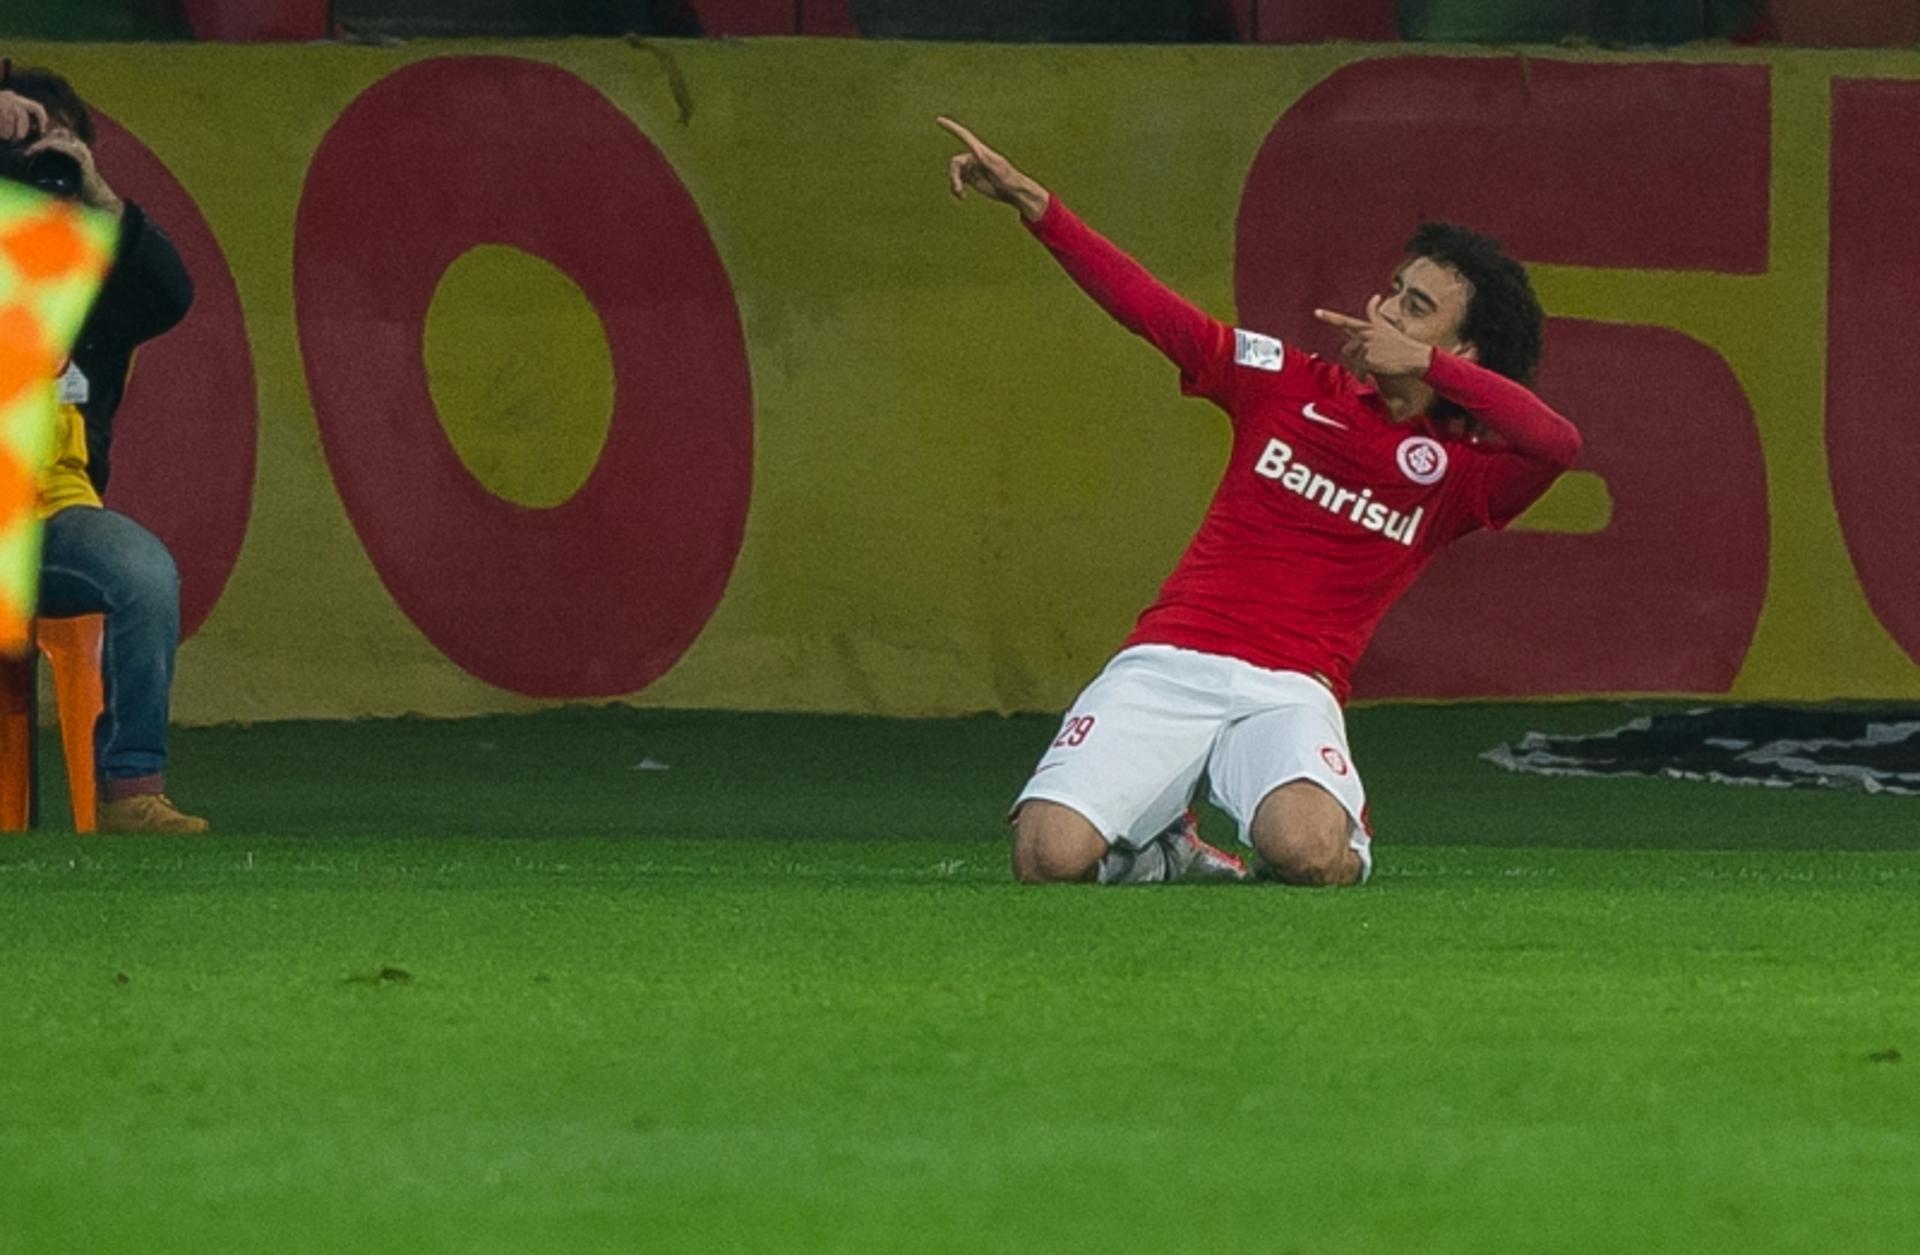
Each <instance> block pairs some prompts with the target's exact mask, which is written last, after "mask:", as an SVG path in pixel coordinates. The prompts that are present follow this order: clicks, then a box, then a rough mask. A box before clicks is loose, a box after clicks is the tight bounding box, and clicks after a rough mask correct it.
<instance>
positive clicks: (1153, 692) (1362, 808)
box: [940, 118, 1580, 885]
mask: <svg viewBox="0 0 1920 1255" xmlns="http://www.w3.org/2000/svg"><path fill="white" fill-rule="evenodd" d="M940 124H941V125H942V126H944V127H945V128H946V129H947V130H948V131H950V132H952V133H953V134H954V135H955V136H956V137H957V138H958V139H959V140H960V142H961V143H962V144H964V145H965V146H966V151H965V152H963V153H960V154H957V155H956V156H955V157H954V158H953V159H952V162H951V164H950V166H949V170H948V174H949V180H950V183H951V186H952V190H953V193H954V195H955V196H964V195H965V194H966V192H967V190H968V189H972V190H974V191H977V192H981V193H983V194H984V195H986V196H988V197H990V198H992V199H994V200H998V201H1002V202H1004V203H1006V204H1009V205H1012V206H1013V207H1014V208H1015V209H1017V210H1019V212H1020V215H1021V217H1022V218H1023V219H1024V220H1025V222H1026V225H1027V228H1028V230H1029V231H1031V232H1032V233H1033V235H1034V237H1035V238H1036V239H1038V240H1039V241H1040V242H1041V243H1042V244H1043V245H1045V246H1046V247H1047V249H1048V250H1049V251H1051V252H1052V253H1053V255H1054V257H1055V258H1056V259H1057V260H1058V261H1059V263H1060V265H1061V266H1062V267H1063V268H1064V269H1065V270H1066V272H1067V274H1068V275H1070V276H1071V277H1072V278H1073V280H1074V281H1075V282H1076V283H1078V284H1079V285H1080V286H1081V287H1082V288H1083V289H1085V291H1086V292H1087V294H1088V295H1089V296H1091V297H1093V299H1094V300H1095V301H1097V302H1099V304H1100V305H1101V307H1102V308H1104V309H1105V310H1106V311H1107V312H1108V313H1109V314H1111V315H1112V316H1113V317H1114V318H1115V319H1116V320H1117V321H1118V322H1120V324H1121V325H1123V326H1125V327H1126V328H1127V329H1128V330H1130V331H1132V332H1134V333H1135V334H1137V335H1139V336H1142V337H1143V338H1145V339H1146V340H1147V341H1149V342H1150V343H1151V344H1153V346H1154V347H1155V348H1157V349H1159V350H1160V351H1161V352H1162V353H1164V354H1165V355H1166V356H1167V357H1168V358H1169V359H1171V360H1172V362H1173V363H1174V365H1176V366H1178V367H1179V368H1180V372H1181V378H1180V386H1181V390H1182V391H1183V392H1185V393H1187V394H1188V395H1191V396H1202V397H1205V398H1207V399H1208V400H1210V401H1212V402H1213V403H1214V404H1216V405H1218V406H1219V407H1220V408H1221V409H1222V410H1224V411H1225V412H1226V414H1227V417H1228V418H1229V419H1230V420H1231V421H1232V424H1233V448H1232V453H1231V455H1230V457H1229V460H1228V464H1227V469H1226V473H1225V475H1224V476H1223V478H1222V479H1221V482H1220V486H1219V488H1218V489H1217V490H1216V491H1215V494H1214V498H1213V503H1212V504H1211V505H1210V506H1209V507H1208V509H1207V514H1206V518H1205V520H1204V521H1203V522H1202V523H1201V525H1200V530H1199V532H1198V533H1197V534H1196V535H1195V536H1194V538H1193V541H1192V543H1191V544H1190V545H1189V546H1188V547H1187V551H1186V554H1185V555H1184V556H1183V557H1182V558H1181V559H1180V562H1179V565H1177V566H1176V567H1175V568H1174V571H1173V574H1172V575H1171V576H1169V577H1168V578H1167V581H1166V583H1165V585H1163V586H1162V588H1161V590H1160V595H1159V597H1158V598H1157V599H1156V600H1155V601H1154V603H1153V604H1152V605H1151V606H1149V607H1148V608H1147V610H1146V612H1145V613H1144V614H1142V615H1141V616H1140V620H1139V622H1138V624H1137V625H1136V626H1135V627H1134V630H1133V633H1132V635H1131V636H1129V637H1128V638H1127V640H1126V642H1125V644H1124V645H1123V647H1122V648H1121V650H1120V652H1119V654H1117V655H1116V656H1115V657H1114V658H1113V660H1112V661H1111V662H1110V663H1109V664H1108V665H1107V667H1106V669H1105V670H1104V671H1103V672H1101V674H1100V675H1099V676H1098V677H1097V678H1096V679H1095V680H1094V681H1093V683H1092V684H1090V685H1088V686H1087V688H1086V690H1085V691H1084V692H1082V693H1081V694H1080V696H1079V698H1078V699H1077V700H1076V701H1075V702H1074V704H1073V708H1072V709H1071V710H1070V711H1069V712H1068V713H1067V716H1066V719H1065V721H1064V722H1063V723H1062V725H1061V730H1060V735H1059V736H1058V737H1057V738H1056V739H1055V740H1054V742H1053V744H1052V746H1051V747H1050V748H1049V749H1048V750H1047V752H1046V754H1045V755H1044V756H1043V757H1042V758H1041V760H1040V763H1039V765H1038V766H1036V767H1035V768H1034V772H1033V775H1032V777H1031V778H1030V779H1029V780H1028V782H1027V785H1026V787H1025V788H1024V789H1023V790H1022V791H1021V793H1020V796H1019V799H1018V800H1017V801H1016V802H1015V804H1014V823H1015V836H1014V851H1013V867H1014V874H1015V875H1016V876H1017V877H1019V878H1020V879H1021V880H1024V881H1033V882H1041V881H1058V880H1092V879H1098V880H1100V881H1102V882H1105V883H1140V882H1152V881H1166V880H1181V879H1233V880H1239V879H1246V878H1247V876H1248V872H1247V869H1246V866H1245V864H1244V863H1243V862H1242V861H1241V860H1240V859H1238V858H1236V857H1234V856H1233V855H1231V854H1228V853H1227V852H1225V851H1223V850H1218V849H1215V848H1214V847H1212V846H1210V845H1208V844H1207V843H1206V842H1204V841H1202V840H1201V839H1200V836H1199V833H1198V831H1197V828H1196V825H1195V823H1194V819H1193V815H1192V812H1191V811H1190V810H1189V809H1188V805H1189V802H1190V799H1191V797H1192V794H1193V791H1194V788H1195V787H1196V786H1197V784H1198V783H1199V779H1200V774H1201V773H1202V772H1203V771H1204V772H1205V773H1206V774H1207V777H1208V780H1209V781H1210V786H1211V793H1212V796H1213V800H1214V801H1215V803H1216V804H1218V805H1219V806H1220V807H1221V808H1222V809H1223V810H1225V811H1226V812H1227V813H1228V814H1229V815H1231V816H1232V817H1233V818H1234V820H1235V822H1236V823H1237V824H1238V825H1239V829H1240V840H1241V841H1242V842H1243V843H1244V844H1246V845H1249V846H1251V847H1252V849H1253V853H1254V857H1255V860H1256V862H1257V865H1258V867H1259V869H1260V870H1261V871H1262V872H1264V873H1265V874H1267V875H1269V876H1271V877H1273V878H1275V879H1278V880H1282V881H1286V882H1288V883H1290V884H1302V885H1351V884H1358V883H1360V882H1361V881H1364V880H1365V879H1366V878H1367V876H1368V874H1369V873H1370V872H1371V871H1372V867H1373V855H1372V844H1371V840H1372V839H1371V834H1370V832H1369V831H1368V828H1367V821H1366V790H1365V789H1364V787H1363V786H1362V785H1361V783H1360V777H1359V774H1358V772H1357V771H1356V770H1355V768H1354V765H1353V755H1352V753H1351V752H1350V751H1349V750H1348V748H1347V736H1346V724H1345V720H1344V718H1343V716H1342V713H1341V707H1342V703H1343V702H1345V700H1346V698H1347V693H1348V688H1349V677H1350V676H1351V675H1352V672H1353V668H1354V665H1355V664H1356V663H1357V662H1358V661H1359V659H1360V655H1361V653H1362V651H1363V650H1364V649H1365V648H1366V644H1367V641H1368V639H1369V638H1370V637H1371V636H1372V635H1373V630H1374V628H1375V626H1376V625H1378V624H1379V622H1380V619H1381V616H1383V615H1384V614H1385V613H1386V612H1387V608H1388V607H1390V606H1391V605H1392V604H1393V603H1394V601H1395V600H1396V599H1397V598H1398V597H1399V596H1400V594H1401V593H1403V592H1405V591H1406V589H1407V586H1408V585H1409V584H1411V583H1412V582H1413V579H1414V577H1415V576H1416V575H1418V574H1419V573H1420V571H1421V569H1422V568H1424V567H1425V566H1426V564H1427V563H1428V562H1429V561H1430V560H1431V559H1432V558H1433V555H1434V554H1435V553H1437V552H1439V550H1440V549H1441V547H1442V546H1444V545H1446V544H1447V543H1448V542H1450V541H1452V540H1455V539H1457V538H1458V537H1460V536H1463V535H1465V534H1467V533H1468V532H1471V531H1474V530H1476V529H1478V528H1483V527H1485V528H1500V527H1504V526H1506V525H1507V524H1508V523H1509V522H1511V521H1512V520H1513V519H1514V518H1516V517H1517V516H1518V515H1519V514H1520V513H1521V512H1522V511H1524V510H1525V509H1526V508H1527V507H1528V506H1529V505H1531V504H1532V503H1533V502H1534V501H1536V500H1538V499H1539V497H1540V495H1541V494H1542V493H1544V492H1545V491H1546V490H1547V488H1548V486H1549V485H1551V484H1552V483H1553V481H1554V480H1555V479H1556V478H1557V477H1558V476H1559V475H1560V473H1561V472H1563V471H1565V470H1566V469H1567V468H1568V467H1569V466H1571V465H1572V464H1573V461H1574V458H1575V457H1576V456H1577V455H1578V454H1579V452H1580V434H1579V433H1578V432H1577V431H1576V430H1574V427H1573V425H1572V424H1571V423H1569V422H1568V421H1567V420H1566V419H1564V418H1562V417H1561V416H1560V415H1558V414H1556V413H1555V412H1554V411H1553V410H1552V409H1551V408H1549V407H1548V406H1547V405H1546V404H1545V403H1544V402H1542V401H1541V400H1540V399H1539V398H1538V397H1536V396H1534V395H1533V393H1532V392H1530V391H1529V390H1528V389H1527V388H1526V386H1525V384H1526V383H1527V382H1528V381H1529V380H1531V378H1532V377H1533V372H1534V368H1535V367H1536V366H1537V365H1538V363H1539V360H1540V340H1541V324H1542V322H1543V321H1544V317H1543V315H1542V313H1541V309H1540V303H1539V301H1538V300H1537V299H1535V297H1534V294H1533V289H1532V286H1531V285H1530V283H1529V282H1528V279H1527V273H1526V270H1525V268H1524V267H1522V266H1521V265H1520V264H1519V263H1518V262H1517V261H1515V260H1513V259H1512V258H1511V257H1509V256H1507V255H1506V253H1505V252H1503V251H1502V250H1501V247H1500V245H1499V244H1498V243H1497V242H1496V241H1494V240H1491V239H1488V238H1487V237H1485V236H1482V235H1478V234H1475V233H1474V232H1472V231H1468V230H1466V229H1464V228H1461V227H1455V226H1448V225H1444V224H1439V223H1428V224H1426V225H1424V226H1422V227H1421V228H1420V229H1419V231H1418V232H1417V233H1416V234H1415V235H1414V237H1413V240H1412V242H1411V243H1410V244H1409V245H1408V247H1407V258H1406V260H1405V261H1403V262H1402V263H1401V264H1400V266H1399V268H1398V269H1397V270H1395V271H1394V273H1393V275H1392V278H1391V281H1390V284H1389V286H1388V289H1387V292H1386V294H1385V295H1384V296H1379V295H1376V296H1375V297H1373V299H1372V300H1370V301H1369V302H1368V303H1367V309H1366V316H1365V317H1363V318H1354V317H1349V316H1347V315H1344V314H1338V313H1333V312H1330V311H1327V310H1316V311H1314V312H1315V316H1316V317H1318V318H1319V319H1320V320H1321V321H1323V322H1326V323H1328V324H1330V325H1332V326H1334V327H1336V328H1338V329H1339V330H1341V331H1342V332H1344V333H1345V335H1346V345H1345V348H1344V350H1343V351H1342V353H1341V355H1340V357H1341V360H1340V361H1339V362H1337V363H1336V362H1331V361H1326V360H1323V359H1322V358H1319V357H1317V356H1314V355H1312V354H1309V353H1305V352H1302V351H1301V350H1300V349H1297V348H1295V347H1293V346H1291V345H1286V344H1282V343H1281V342H1280V341H1279V340H1277V339H1274V338H1273V337H1271V336H1266V335H1261V334H1259V333H1257V332H1252V331H1243V330H1236V329H1234V328H1232V327H1228V326H1226V325H1225V324H1223V323H1221V322H1218V321H1216V320H1215V319H1213V318H1211V317H1209V316H1208V315H1207V314H1205V313H1203V312H1202V311H1200V310H1199V309H1196V308H1195V307H1194V306H1192V305H1191V304H1189V303H1188V302H1187V301H1186V300H1184V299H1183V298H1181V297H1180V296H1179V295H1178V294H1176V293H1174V292H1172V291H1170V290H1169V289H1168V288H1166V287H1165V286H1163V285H1162V284H1161V283H1159V282H1158V281H1157V280H1155V279H1154V278H1153V276H1152V275H1150V274H1148V273H1147V272H1146V270H1145V269H1144V268H1142V267H1141V266H1140V265H1139V264H1138V263H1137V262H1135V261H1134V260H1133V259H1132V258H1130V257H1128V256H1127V255H1126V254H1125V253H1123V252H1121V251H1120V250H1119V249H1118V248H1116V247H1114V245H1113V244H1111V243H1109V242H1108V241H1107V240H1106V239H1104V238H1102V237H1101V236H1100V235H1098V234H1096V233H1095V232H1094V231H1092V230H1091V229H1090V228H1088V227H1087V226H1086V224H1085V223H1083V222H1081V221H1080V219H1078V218H1076V217H1075V216H1074V215H1073V213H1072V212H1071V211H1069V210H1068V209H1067V208H1066V207H1065V206H1064V205H1062V204H1061V203H1060V201H1059V199H1058V198H1057V197H1055V196H1053V195H1052V194H1051V193H1049V192H1048V191H1047V189H1046V188H1044V187H1042V186H1040V185H1039V184H1038V183H1036V182H1034V181H1033V180H1032V179H1030V178H1028V177H1027V176H1026V175H1024V174H1022V173H1021V172H1020V171H1019V170H1017V169H1015V168H1014V167H1013V165H1012V164H1011V163H1009V162H1008V161H1007V160H1006V158H1004V157H1002V156H1001V155H1000V154H999V153H997V152H995V151H993V150H992V149H991V148H988V147H987V146H986V145H985V144H983V143H981V142H980V140H979V139H978V138H977V137H976V136H974V134H973V133H972V132H971V131H969V130H967V129H966V128H965V127H964V126H961V125H960V124H959V123H957V122H954V121H952V120H951V119H947V118H942V119H940Z"/></svg>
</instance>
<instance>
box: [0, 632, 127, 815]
mask: <svg viewBox="0 0 1920 1255" xmlns="http://www.w3.org/2000/svg"><path fill="white" fill-rule="evenodd" d="M105 624H106V616H105V615H98V614H83V615H78V616H76V617H74V618H71V619H37V620H35V621H34V625H33V635H34V643H35V644H36V645H38V646H39V649H40V652H41V653H43V654H45V655H46V656H47V661H48V662H49V663H50V664H51V665H52V667H53V696H54V702H55V704H56V705H57V706H58V708H59V714H60V745H61V748H62V749H63V750H64V751H65V754H66V759H67V797H68V798H69V799H70V800H71V801H72V803H73V830H74V831H75V832H92V831H93V830H94V825H95V819H96V816H95V812H94V802H95V799H94V779H93V725H94V722H95V721H96V720H98V719H99V718H100V711H101V708H102V707H103V706H104V705H105V698H104V696H103V693H102V690H101V686H100V633H101V630H102V629H103V628H104V626H105ZM37 661H38V660H37V658H35V657H34V656H32V655H29V656H28V657H26V658H22V659H13V658H8V659H0V832H25V831H26V830H27V821H28V819H29V818H30V817H31V815H32V813H33V789H34V784H35V781H34V779H33V775H34V772H33V753H32V737H33V732H34V729H33V725H32V723H31V722H30V721H31V719H32V718H33V707H34V686H35V684H36V683H37V682H38V667H37V666H36V663H37Z"/></svg>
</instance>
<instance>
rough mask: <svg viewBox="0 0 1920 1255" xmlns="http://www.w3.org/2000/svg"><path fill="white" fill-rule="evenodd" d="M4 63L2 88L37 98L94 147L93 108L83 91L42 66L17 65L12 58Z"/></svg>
mask: <svg viewBox="0 0 1920 1255" xmlns="http://www.w3.org/2000/svg"><path fill="white" fill-rule="evenodd" d="M4 64H5V69H4V71H0V90H5V91H10V92H12V93H13V94H14V95H16V96H25V97H26V98H27V99H28V100H32V101H35V102H37V103H38V104H39V105H40V107H41V108H43V109H45V110H46V111H47V114H48V116H49V117H51V118H52V119H53V120H54V121H56V122H59V123H61V124H63V125H65V126H66V128H67V129H68V130H70V131H72V132H73V133H74V136H75V137H76V138H77V139H79V141H80V142H81V143H83V144H85V145H86V146H87V147H89V148H91V147H93V111H92V110H90V109H88V108H87V102H86V101H84V100H82V99H80V93H79V92H77V91H75V90H73V84H72V83H69V82H68V81H67V80H66V79H65V78H63V77H61V76H60V75H58V74H55V73H54V72H53V71H52V70H43V69H41V68H40V67H39V66H33V65H15V64H13V62H11V61H7V62H5V63H4Z"/></svg>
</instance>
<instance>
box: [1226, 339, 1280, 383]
mask: <svg viewBox="0 0 1920 1255" xmlns="http://www.w3.org/2000/svg"><path fill="white" fill-rule="evenodd" d="M1233 362H1234V365H1236V366H1247V367H1251V368H1252V369H1254V370H1270V371H1272V372H1273V373H1275V374H1279V373H1280V368H1281V367H1283V366H1285V365H1286V362H1287V346H1286V345H1284V344H1282V343H1280V342H1279V341H1278V340H1276V339H1274V338H1273V337H1272V336H1263V335H1261V334H1260V333H1259V332H1257V331H1241V330H1240V329H1238V328H1235V329H1234V333H1233Z"/></svg>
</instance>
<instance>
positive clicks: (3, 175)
mask: <svg viewBox="0 0 1920 1255" xmlns="http://www.w3.org/2000/svg"><path fill="white" fill-rule="evenodd" d="M0 179H11V180H12V181H13V182H15V183H24V184H26V185H27V186H28V187H32V188H37V189H39V190H40V191H42V192H45V193H46V194H47V195H49V196H58V197H59V198H60V199H62V200H79V199H80V190H81V187H82V186H83V185H84V182H85V180H84V177H83V175H82V174H81V171H80V163H79V162H78V161H76V160H74V158H73V157H72V156H71V155H70V154H67V153H63V152H55V151H53V150H51V149H42V150H41V151H39V152H37V153H30V152H28V151H27V146H26V145H22V144H0Z"/></svg>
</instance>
